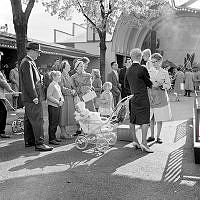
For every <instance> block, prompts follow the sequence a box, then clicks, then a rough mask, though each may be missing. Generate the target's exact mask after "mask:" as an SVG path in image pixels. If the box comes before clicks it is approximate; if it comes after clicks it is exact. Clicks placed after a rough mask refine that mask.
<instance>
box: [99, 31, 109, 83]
mask: <svg viewBox="0 0 200 200" xmlns="http://www.w3.org/2000/svg"><path fill="white" fill-rule="evenodd" d="M106 49H107V47H106V32H104V33H102V36H101V37H100V72H101V78H102V82H103V83H104V82H105V75H106V74H105V67H106V62H105V61H106Z"/></svg>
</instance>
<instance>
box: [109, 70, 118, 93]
mask: <svg viewBox="0 0 200 200" xmlns="http://www.w3.org/2000/svg"><path fill="white" fill-rule="evenodd" d="M107 81H109V82H111V83H112V90H111V92H112V94H113V96H119V95H120V93H121V88H120V86H119V81H118V79H117V77H116V75H115V73H114V72H113V71H112V72H110V73H109V74H108V76H107Z"/></svg>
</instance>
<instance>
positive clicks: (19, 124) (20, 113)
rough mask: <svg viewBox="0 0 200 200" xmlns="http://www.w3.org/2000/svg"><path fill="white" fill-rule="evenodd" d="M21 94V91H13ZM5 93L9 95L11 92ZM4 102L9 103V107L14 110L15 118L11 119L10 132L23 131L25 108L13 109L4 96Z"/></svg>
mask: <svg viewBox="0 0 200 200" xmlns="http://www.w3.org/2000/svg"><path fill="white" fill-rule="evenodd" d="M16 93H19V94H21V92H15V94H16ZM5 94H6V95H8V94H9V95H10V94H12V93H5ZM5 101H6V103H7V104H8V105H9V107H10V108H11V109H12V110H13V111H15V113H14V114H15V115H16V116H17V118H16V119H15V120H13V121H12V123H11V126H12V132H13V133H20V134H21V133H23V131H24V113H25V109H24V108H20V109H15V108H13V106H12V105H11V104H10V102H9V100H8V99H6V98H5Z"/></svg>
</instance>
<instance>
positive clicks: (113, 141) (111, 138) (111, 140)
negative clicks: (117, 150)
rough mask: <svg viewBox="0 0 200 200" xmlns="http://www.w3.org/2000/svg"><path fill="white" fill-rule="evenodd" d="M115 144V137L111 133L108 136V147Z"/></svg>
mask: <svg viewBox="0 0 200 200" xmlns="http://www.w3.org/2000/svg"><path fill="white" fill-rule="evenodd" d="M116 142H117V135H116V134H115V133H112V132H111V133H110V134H109V145H115V143H116Z"/></svg>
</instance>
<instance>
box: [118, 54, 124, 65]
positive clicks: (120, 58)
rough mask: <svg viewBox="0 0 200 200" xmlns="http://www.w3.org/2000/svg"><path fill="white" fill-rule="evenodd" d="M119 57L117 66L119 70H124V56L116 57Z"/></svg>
mask: <svg viewBox="0 0 200 200" xmlns="http://www.w3.org/2000/svg"><path fill="white" fill-rule="evenodd" d="M116 56H117V64H118V66H119V68H123V67H124V66H123V65H124V56H122V55H118V54H117V55H116Z"/></svg>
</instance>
